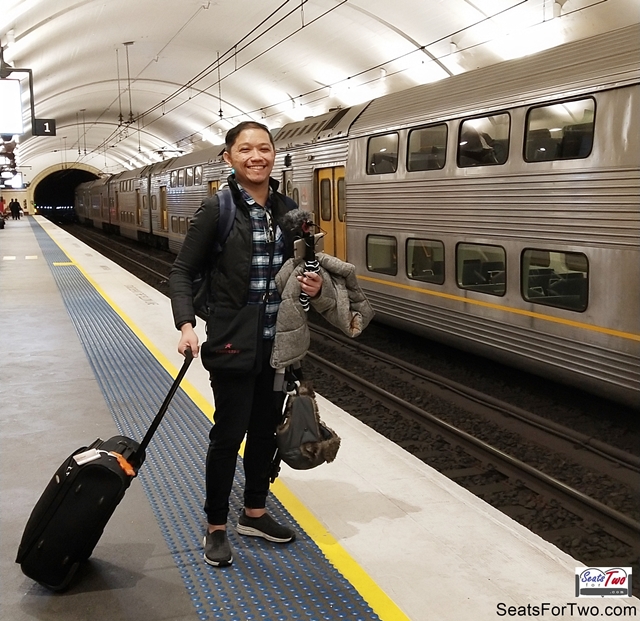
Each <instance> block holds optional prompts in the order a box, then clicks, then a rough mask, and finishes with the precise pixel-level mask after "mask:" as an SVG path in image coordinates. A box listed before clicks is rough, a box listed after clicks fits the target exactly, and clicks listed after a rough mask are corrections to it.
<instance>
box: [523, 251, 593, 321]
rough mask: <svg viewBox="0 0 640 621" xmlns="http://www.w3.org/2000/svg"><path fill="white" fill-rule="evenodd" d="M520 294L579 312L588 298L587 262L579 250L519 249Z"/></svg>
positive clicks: (542, 302)
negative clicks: (520, 253)
mask: <svg viewBox="0 0 640 621" xmlns="http://www.w3.org/2000/svg"><path fill="white" fill-rule="evenodd" d="M521 273H522V297H523V298H524V299H525V300H527V302H533V303H534V304H544V305H546V306H555V307H556V308H564V309H567V310H573V311H579V312H582V311H584V310H586V308H587V302H588V299H589V263H588V261H587V257H586V256H585V255H584V254H582V253H580V252H559V251H555V250H537V249H536V250H534V249H526V250H524V251H523V252H522V265H521Z"/></svg>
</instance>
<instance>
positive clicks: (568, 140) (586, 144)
mask: <svg viewBox="0 0 640 621" xmlns="http://www.w3.org/2000/svg"><path fill="white" fill-rule="evenodd" d="M592 145H593V123H577V124H575V125H566V126H565V128H564V131H563V134H562V142H561V143H560V145H559V147H558V156H559V157H560V158H562V159H568V158H581V157H587V156H588V155H589V153H591V147H592Z"/></svg>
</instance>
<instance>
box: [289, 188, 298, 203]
mask: <svg viewBox="0 0 640 621" xmlns="http://www.w3.org/2000/svg"><path fill="white" fill-rule="evenodd" d="M291 198H293V200H294V201H295V202H296V204H297V205H299V204H300V192H299V191H298V188H293V196H292V197H291Z"/></svg>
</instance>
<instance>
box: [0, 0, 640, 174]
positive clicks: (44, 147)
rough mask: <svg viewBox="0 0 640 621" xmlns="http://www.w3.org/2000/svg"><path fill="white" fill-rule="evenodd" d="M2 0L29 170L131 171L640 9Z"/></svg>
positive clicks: (415, 0) (364, 1) (535, 2)
mask: <svg viewBox="0 0 640 621" xmlns="http://www.w3.org/2000/svg"><path fill="white" fill-rule="evenodd" d="M1 4H2V12H1V13H0V42H1V43H2V47H3V54H4V62H5V63H6V64H5V65H4V66H3V69H4V70H3V72H2V76H3V77H8V78H9V79H16V78H19V79H21V83H22V100H23V110H24V115H23V116H24V127H25V133H24V134H23V135H20V136H17V137H15V138H11V139H9V137H7V136H5V137H4V138H5V139H6V140H5V147H6V148H7V149H9V150H11V149H13V151H14V152H15V154H16V156H17V157H16V163H17V165H18V166H19V167H21V170H22V171H23V173H24V174H25V176H26V178H27V179H31V178H33V177H34V176H36V175H37V174H38V173H39V172H40V171H42V170H45V169H47V168H49V167H51V166H55V165H57V164H60V163H67V164H69V165H73V164H84V165H87V166H91V167H94V168H96V169H99V170H101V171H103V172H115V171H118V170H122V169H123V168H132V167H137V166H140V165H144V164H147V163H150V162H153V161H157V160H159V159H162V158H163V157H170V156H175V155H177V154H178V153H183V152H184V153H188V152H191V151H194V150H197V149H200V148H204V147H206V146H210V145H211V143H212V142H213V143H215V144H218V143H221V142H222V138H223V136H224V134H225V133H226V131H227V130H228V129H229V128H230V127H232V126H233V125H235V124H236V123H238V122H240V121H242V120H247V119H253V120H258V121H262V122H264V123H266V124H267V125H268V126H270V127H271V128H277V127H281V126H282V125H284V124H285V123H287V122H290V121H291V120H300V119H302V118H304V117H308V116H315V115H317V114H322V113H324V112H326V111H327V110H329V109H330V108H334V107H338V106H343V107H344V106H348V105H353V104H354V103H359V102H364V101H367V100H370V99H372V98H374V97H377V96H379V95H382V94H385V93H388V92H392V91H397V90H400V89H404V88H408V87H411V86H414V85H416V84H423V83H427V82H431V81H435V80H440V79H446V78H447V77H448V76H450V75H454V74H457V73H460V72H464V71H472V70H473V69H475V68H477V67H481V66H485V65H488V64H491V63H496V62H500V61H502V60H505V59H509V58H514V57H517V56H522V55H525V54H530V53H535V52H536V51H539V50H541V49H545V48H549V47H553V46H556V45H559V44H561V43H564V42H567V41H573V40H576V39H582V38H586V37H589V36H591V35H594V34H598V33H601V32H605V31H609V30H614V29H617V28H621V27H623V26H625V25H628V24H630V23H634V22H637V21H639V18H640V14H639V5H638V0H559V1H557V0H556V1H554V0H394V1H393V2H389V0H258V1H256V0H251V1H249V0H220V1H218V2H214V1H210V0H55V2H54V1H51V0H1ZM10 67H15V68H24V69H30V70H31V71H32V74H33V93H34V104H35V117H36V118H38V119H54V120H55V121H56V125H57V135H56V136H55V137H51V136H46V137H34V136H31V132H30V129H31V113H30V97H29V86H28V79H27V74H25V73H17V72H14V73H13V74H10ZM13 142H15V143H17V146H16V147H15V148H13V147H11V146H10V145H11V143H13ZM1 157H2V156H1V155H0V158H1ZM0 163H1V162H0Z"/></svg>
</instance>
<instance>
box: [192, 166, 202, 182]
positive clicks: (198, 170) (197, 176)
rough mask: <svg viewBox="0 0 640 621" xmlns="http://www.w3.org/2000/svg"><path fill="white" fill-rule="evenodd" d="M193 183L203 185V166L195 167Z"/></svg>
mask: <svg viewBox="0 0 640 621" xmlns="http://www.w3.org/2000/svg"><path fill="white" fill-rule="evenodd" d="M193 185H202V166H196V167H194V169H193Z"/></svg>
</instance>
